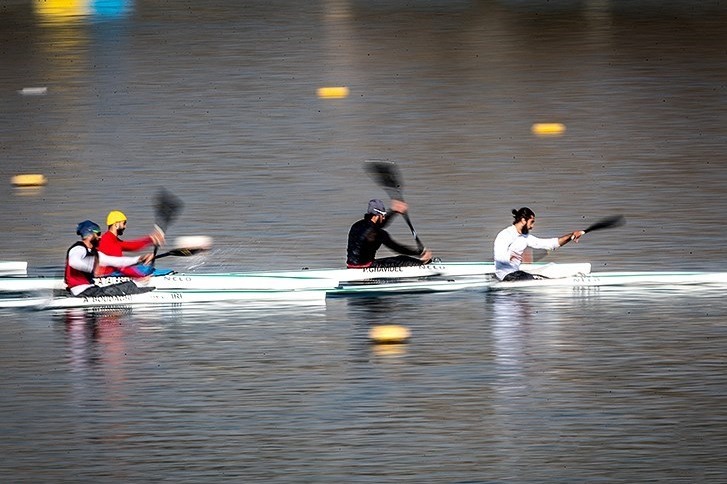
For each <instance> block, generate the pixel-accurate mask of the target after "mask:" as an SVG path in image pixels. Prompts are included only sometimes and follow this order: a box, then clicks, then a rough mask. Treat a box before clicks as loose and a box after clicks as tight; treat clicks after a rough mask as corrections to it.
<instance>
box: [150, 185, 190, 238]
mask: <svg viewBox="0 0 727 484" xmlns="http://www.w3.org/2000/svg"><path fill="white" fill-rule="evenodd" d="M182 207H184V203H183V202H182V200H181V199H179V198H178V197H177V196H175V195H173V194H172V193H170V192H169V191H167V190H166V189H164V188H161V189H160V190H159V191H158V192H157V194H156V196H155V197H154V212H155V216H156V224H157V225H158V226H159V228H161V229H162V230H164V231H166V230H167V227H168V226H169V224H171V223H172V222H174V220H175V219H176V218H177V215H179V212H180V211H181V210H182Z"/></svg>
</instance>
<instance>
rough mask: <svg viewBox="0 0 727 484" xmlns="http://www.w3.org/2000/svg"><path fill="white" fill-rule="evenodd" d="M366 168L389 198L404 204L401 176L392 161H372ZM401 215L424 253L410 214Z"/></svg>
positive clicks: (366, 164)
mask: <svg viewBox="0 0 727 484" xmlns="http://www.w3.org/2000/svg"><path fill="white" fill-rule="evenodd" d="M364 166H365V168H366V171H367V172H368V173H369V175H370V176H371V177H372V178H373V179H374V181H375V182H376V183H378V184H379V185H381V187H382V188H383V189H384V190H385V191H386V193H387V194H388V195H389V198H391V199H394V200H400V201H402V202H403V201H404V195H403V194H402V186H403V184H402V182H401V174H400V173H399V169H398V168H397V166H396V164H395V163H393V162H391V161H382V160H371V161H367V162H366V163H365V165H364ZM401 215H402V216H403V217H404V221H405V222H406V224H407V225H408V226H409V230H411V235H412V236H413V237H414V241H415V242H416V244H417V249H418V250H419V251H420V252H423V251H424V244H423V243H422V241H421V240H420V239H419V236H418V235H417V232H416V230H414V224H412V222H411V218H409V214H408V213H407V212H404V213H402V214H401Z"/></svg>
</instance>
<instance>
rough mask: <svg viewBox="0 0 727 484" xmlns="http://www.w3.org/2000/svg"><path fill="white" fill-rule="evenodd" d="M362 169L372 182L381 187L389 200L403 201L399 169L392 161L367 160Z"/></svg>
mask: <svg viewBox="0 0 727 484" xmlns="http://www.w3.org/2000/svg"><path fill="white" fill-rule="evenodd" d="M364 169H365V170H366V173H368V174H369V176H370V177H371V179H373V180H374V182H375V183H376V184H377V185H379V186H381V187H382V188H383V189H384V190H385V191H386V193H387V194H388V195H389V197H390V198H394V199H396V200H402V201H403V200H404V198H403V196H402V193H401V191H402V189H403V188H404V187H403V184H402V180H401V173H400V172H399V167H398V166H396V163H394V162H393V161H385V160H367V161H365V162H364Z"/></svg>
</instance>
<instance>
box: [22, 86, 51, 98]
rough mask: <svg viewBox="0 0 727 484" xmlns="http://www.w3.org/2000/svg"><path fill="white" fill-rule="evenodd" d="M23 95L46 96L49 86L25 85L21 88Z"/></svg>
mask: <svg viewBox="0 0 727 484" xmlns="http://www.w3.org/2000/svg"><path fill="white" fill-rule="evenodd" d="M20 94H22V95H23V96H45V95H46V94H48V88H47V87H24V88H22V89H21V90H20Z"/></svg>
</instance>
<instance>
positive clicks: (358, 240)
mask: <svg viewBox="0 0 727 484" xmlns="http://www.w3.org/2000/svg"><path fill="white" fill-rule="evenodd" d="M390 220H391V218H388V219H387V220H386V222H385V223H384V224H383V225H376V224H374V223H373V222H372V221H371V219H370V217H366V218H364V219H362V220H359V221H358V222H356V223H355V224H353V225H352V226H351V230H349V232H348V249H347V252H348V255H347V259H346V264H347V265H348V266H349V267H366V266H368V265H370V264H371V263H372V262H373V261H374V259H375V258H376V251H377V250H379V248H380V247H381V246H382V245H385V246H386V247H388V248H389V249H391V250H393V251H394V252H397V253H399V254H403V255H408V256H412V257H418V256H419V255H420V253H419V251H418V250H416V249H412V248H411V247H407V246H405V245H401V244H399V243H398V242H396V241H394V239H392V238H391V236H390V235H389V233H388V232H387V231H386V230H384V228H383V227H384V226H386V225H388V222H389V221H390Z"/></svg>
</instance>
